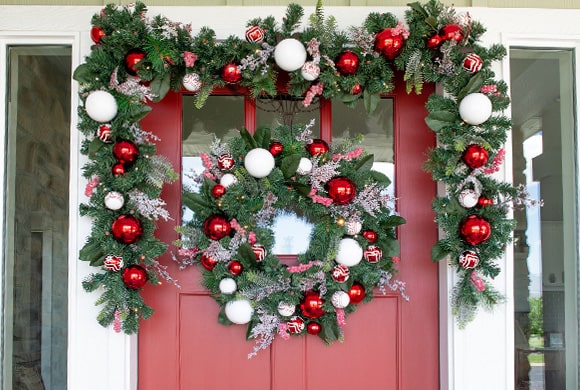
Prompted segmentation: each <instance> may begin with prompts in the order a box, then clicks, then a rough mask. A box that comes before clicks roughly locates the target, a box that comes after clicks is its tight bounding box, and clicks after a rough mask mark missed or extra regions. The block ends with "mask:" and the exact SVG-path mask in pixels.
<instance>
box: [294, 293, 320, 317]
mask: <svg viewBox="0 0 580 390" xmlns="http://www.w3.org/2000/svg"><path fill="white" fill-rule="evenodd" d="M322 305H324V299H322V297H321V296H320V294H319V293H317V292H316V291H307V292H306V293H305V294H304V298H303V299H302V302H300V310H301V311H302V314H304V316H305V317H308V318H319V317H321V316H322V315H323V314H324V309H323V308H322Z"/></svg>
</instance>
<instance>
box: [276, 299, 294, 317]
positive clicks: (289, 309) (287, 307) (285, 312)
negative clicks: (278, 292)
mask: <svg viewBox="0 0 580 390" xmlns="http://www.w3.org/2000/svg"><path fill="white" fill-rule="evenodd" d="M295 311H296V306H294V305H292V304H290V303H287V302H280V303H279V304H278V313H280V315H281V316H284V317H290V316H291V315H292V314H294V312H295Z"/></svg>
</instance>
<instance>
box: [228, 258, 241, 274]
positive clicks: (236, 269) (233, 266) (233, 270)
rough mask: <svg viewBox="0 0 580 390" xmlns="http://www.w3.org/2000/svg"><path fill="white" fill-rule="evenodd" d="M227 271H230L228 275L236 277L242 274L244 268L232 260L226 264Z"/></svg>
mask: <svg viewBox="0 0 580 390" xmlns="http://www.w3.org/2000/svg"><path fill="white" fill-rule="evenodd" d="M228 270H229V271H230V274H232V275H234V276H237V275H239V274H241V273H242V271H243V270H244V266H243V265H242V263H240V262H239V261H237V260H233V261H231V262H230V263H229V264H228Z"/></svg>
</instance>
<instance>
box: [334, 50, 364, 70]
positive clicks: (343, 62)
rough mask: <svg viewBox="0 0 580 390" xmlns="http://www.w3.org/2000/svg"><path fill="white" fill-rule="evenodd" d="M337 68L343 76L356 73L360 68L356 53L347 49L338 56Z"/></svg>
mask: <svg viewBox="0 0 580 390" xmlns="http://www.w3.org/2000/svg"><path fill="white" fill-rule="evenodd" d="M334 64H335V65H336V69H337V70H338V72H339V73H340V74H341V75H343V76H348V75H352V74H355V73H356V71H357V70H358V64H359V58H358V56H357V55H356V53H354V52H352V51H350V50H345V51H343V52H342V53H340V54H339V55H338V57H336V61H335V62H334Z"/></svg>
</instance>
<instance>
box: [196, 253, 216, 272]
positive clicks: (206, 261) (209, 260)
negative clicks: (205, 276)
mask: <svg viewBox="0 0 580 390" xmlns="http://www.w3.org/2000/svg"><path fill="white" fill-rule="evenodd" d="M199 262H200V263H201V266H202V267H203V268H205V269H206V270H208V271H211V270H213V269H214V267H215V266H216V265H217V263H218V261H217V260H216V259H214V258H213V257H211V256H208V255H206V254H205V253H204V254H203V255H201V259H200V260H199Z"/></svg>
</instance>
